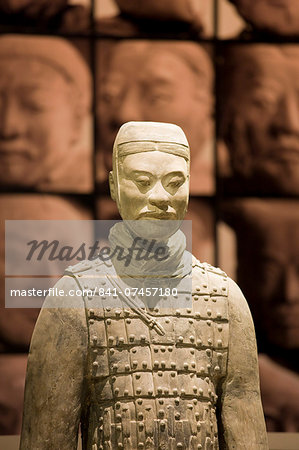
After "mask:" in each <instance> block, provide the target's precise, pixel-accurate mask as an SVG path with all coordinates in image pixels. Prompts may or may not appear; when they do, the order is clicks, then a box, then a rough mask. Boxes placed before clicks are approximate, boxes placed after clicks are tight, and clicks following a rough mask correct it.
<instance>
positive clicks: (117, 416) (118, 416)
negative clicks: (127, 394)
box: [116, 414, 121, 422]
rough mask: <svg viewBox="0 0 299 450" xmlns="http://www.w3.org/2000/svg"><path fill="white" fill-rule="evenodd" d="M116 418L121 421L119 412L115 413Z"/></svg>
mask: <svg viewBox="0 0 299 450" xmlns="http://www.w3.org/2000/svg"><path fill="white" fill-rule="evenodd" d="M116 420H118V421H119V422H121V414H116Z"/></svg>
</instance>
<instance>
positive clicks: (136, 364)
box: [132, 359, 138, 367]
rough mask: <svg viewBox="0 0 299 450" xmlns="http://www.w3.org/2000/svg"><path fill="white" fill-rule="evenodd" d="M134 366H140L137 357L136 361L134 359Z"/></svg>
mask: <svg viewBox="0 0 299 450" xmlns="http://www.w3.org/2000/svg"><path fill="white" fill-rule="evenodd" d="M132 364H133V367H137V366H138V361H136V360H135V359H134V361H133V363H132Z"/></svg>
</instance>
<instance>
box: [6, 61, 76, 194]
mask: <svg viewBox="0 0 299 450" xmlns="http://www.w3.org/2000/svg"><path fill="white" fill-rule="evenodd" d="M71 94H72V91H71V87H70V86H69V84H68V82H67V81H66V79H65V78H64V77H63V76H62V75H61V74H60V73H59V72H57V71H56V70H54V69H53V68H51V67H50V66H48V65H46V64H44V63H42V62H39V61H35V60H33V59H30V58H25V57H24V58H16V59H13V58H2V60H1V72H0V180H1V183H2V184H3V185H19V186H32V187H36V186H38V185H39V183H41V182H42V181H44V180H46V179H47V178H48V176H49V175H51V173H52V171H54V170H55V169H57V166H59V165H61V164H62V163H63V160H65V158H70V157H71V153H70V152H71V146H72V144H73V142H74V140H75V136H76V123H75V112H74V109H75V107H74V101H73V98H72V95H71ZM62 158H63V160H62Z"/></svg>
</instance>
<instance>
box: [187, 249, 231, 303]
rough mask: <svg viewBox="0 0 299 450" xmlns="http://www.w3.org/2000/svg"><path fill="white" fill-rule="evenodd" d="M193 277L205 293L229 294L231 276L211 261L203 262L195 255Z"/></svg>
mask: <svg viewBox="0 0 299 450" xmlns="http://www.w3.org/2000/svg"><path fill="white" fill-rule="evenodd" d="M192 279H193V282H194V284H195V285H196V286H198V288H197V289H200V290H201V292H203V293H209V294H212V295H221V296H225V297H227V296H228V285H229V281H230V278H229V277H228V276H227V274H226V273H225V272H224V271H223V270H222V269H220V268H219V267H214V266H212V265H211V264H209V263H206V262H201V261H199V260H198V259H197V258H195V257H194V256H193V259H192Z"/></svg>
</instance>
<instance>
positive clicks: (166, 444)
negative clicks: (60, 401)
mask: <svg viewBox="0 0 299 450" xmlns="http://www.w3.org/2000/svg"><path fill="white" fill-rule="evenodd" d="M113 271H114V267H113V266H112V265H111V264H107V263H105V264H104V263H103V262H98V263H92V264H90V263H88V262H87V263H85V262H83V263H80V264H79V265H77V266H74V267H71V268H69V270H68V271H67V275H70V276H72V277H74V278H75V279H76V281H77V283H78V286H79V287H80V289H82V290H83V289H94V287H95V286H98V285H99V284H100V285H101V286H102V287H103V288H104V289H105V290H107V289H108V288H110V289H111V291H112V290H113V287H114V286H113V285H111V276H113V275H115V272H113ZM178 291H179V292H178V295H185V294H186V296H185V300H186V302H185V303H184V305H183V306H184V307H183V308H178V309H171V308H169V309H165V308H159V307H158V306H159V305H158V306H157V307H155V308H152V309H148V310H146V313H147V316H150V317H152V318H153V319H154V321H156V323H158V324H159V325H160V326H161V327H162V328H163V330H164V331H165V334H164V335H162V334H161V333H158V332H157V329H156V328H155V327H153V326H149V324H148V323H146V321H144V320H143V317H142V316H140V315H139V314H138V312H136V310H134V309H132V308H130V307H129V306H128V304H127V303H126V302H125V301H124V299H123V298H122V297H121V296H117V299H115V300H116V301H117V306H116V307H113V306H112V307H111V306H107V304H109V302H107V298H106V297H105V296H100V295H98V294H96V295H89V296H84V304H85V310H86V321H87V329H88V336H89V338H88V339H89V344H88V364H87V366H88V367H87V370H86V383H85V392H86V399H85V405H86V406H85V410H84V412H83V418H82V426H81V428H82V430H81V431H82V437H83V448H84V449H88V450H100V449H132V450H134V449H194V450H195V449H218V437H217V436H218V431H217V420H216V402H217V390H218V387H219V385H220V381H221V379H223V377H225V376H226V367H227V354H228V336H229V317H228V278H227V276H226V274H225V273H224V272H222V271H221V270H220V269H216V268H214V267H212V266H210V265H208V264H202V263H200V262H199V261H198V260H196V259H195V258H194V259H193V264H192V295H190V294H191V293H190V292H189V293H188V292H184V291H180V285H179V286H178ZM185 306H187V307H185Z"/></svg>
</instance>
